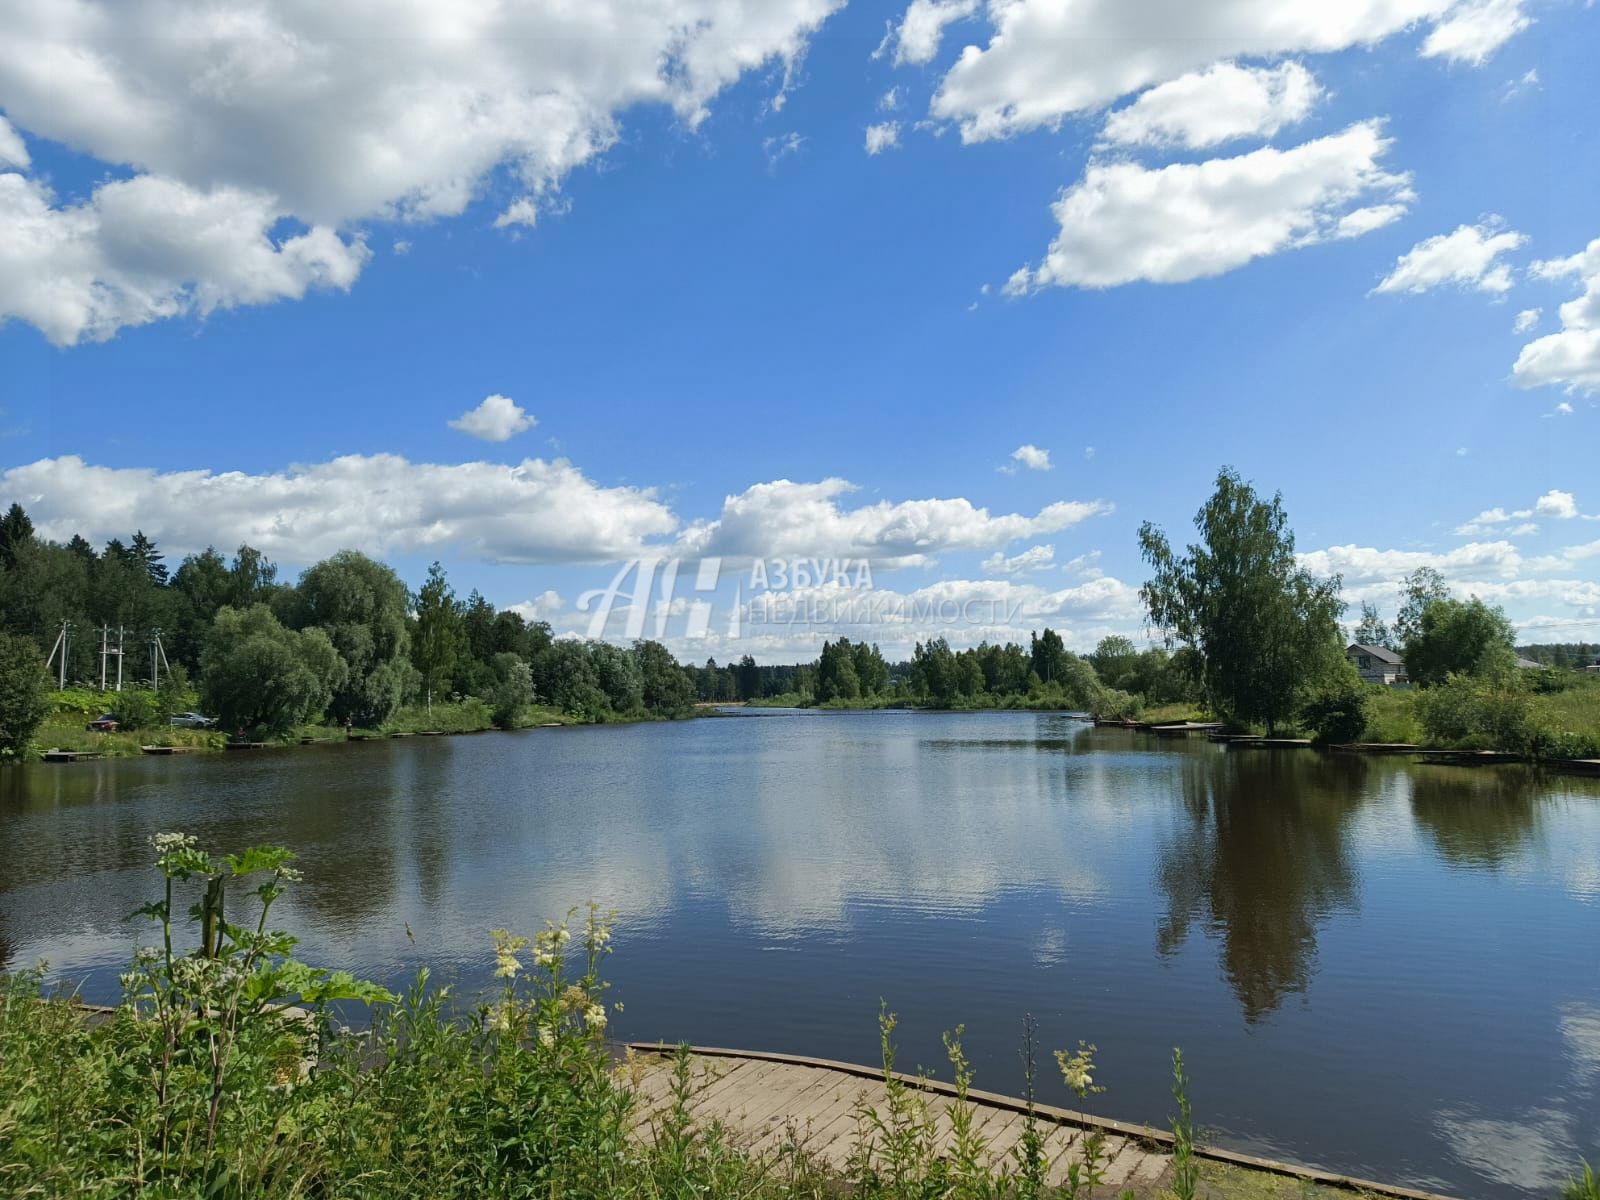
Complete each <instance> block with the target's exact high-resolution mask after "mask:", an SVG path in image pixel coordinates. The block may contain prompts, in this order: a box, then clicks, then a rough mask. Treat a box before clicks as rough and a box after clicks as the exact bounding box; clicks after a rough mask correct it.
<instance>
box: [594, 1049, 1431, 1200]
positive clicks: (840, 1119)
mask: <svg viewBox="0 0 1600 1200" xmlns="http://www.w3.org/2000/svg"><path fill="white" fill-rule="evenodd" d="M626 1049H627V1051H628V1059H627V1061H626V1062H625V1064H624V1065H623V1066H622V1067H621V1068H619V1070H620V1072H621V1074H622V1078H623V1081H624V1082H625V1083H627V1084H628V1085H629V1086H630V1087H632V1088H633V1090H634V1092H635V1094H636V1095H637V1097H638V1107H637V1108H636V1110H635V1116H634V1120H635V1125H634V1129H633V1136H634V1137H635V1138H637V1139H639V1140H641V1141H646V1142H648V1141H649V1140H651V1139H652V1138H653V1137H654V1136H655V1131H656V1130H657V1129H658V1128H659V1127H660V1124H661V1121H662V1120H663V1118H664V1116H665V1115H666V1114H667V1113H668V1112H669V1110H670V1109H671V1106H672V1102H673V1094H672V1079H673V1063H672V1056H673V1051H672V1050H671V1049H670V1048H667V1047H663V1046H660V1045H657V1044H655V1043H639V1042H636V1043H631V1044H629V1045H628V1046H627V1047H626ZM690 1054H691V1062H690V1083H691V1089H692V1090H691V1095H690V1099H689V1109H690V1112H691V1114H692V1116H693V1118H694V1119H695V1120H696V1121H697V1122H702V1123H710V1122H712V1121H720V1122H721V1124H722V1125H723V1126H724V1127H725V1128H726V1129H727V1130H728V1131H729V1133H730V1135H731V1136H732V1139H733V1140H734V1142H736V1143H737V1144H739V1145H740V1146H742V1147H744V1148H745V1149H746V1150H748V1151H749V1152H751V1153H753V1154H757V1155H760V1154H766V1153H770V1152H772V1151H775V1150H777V1149H779V1148H780V1147H782V1146H784V1145H786V1144H788V1143H789V1142H791V1141H792V1142H794V1143H798V1144H800V1145H802V1146H803V1147H804V1148H805V1151H806V1152H807V1153H808V1154H809V1155H810V1156H812V1158H813V1159H814V1161H816V1162H818V1163H820V1164H821V1165H823V1166H824V1167H827V1168H830V1169H832V1170H836V1171H840V1172H842V1171H844V1169H845V1168H846V1166H847V1165H848V1164H849V1162H850V1159H851V1156H852V1154H854V1153H855V1152H856V1151H857V1149H858V1148H859V1146H860V1138H861V1136H862V1129H863V1126H862V1124H861V1123H860V1122H859V1121H858V1119H857V1116H858V1113H859V1111H860V1110H861V1107H862V1106H863V1105H875V1106H877V1108H878V1110H879V1112H880V1114H881V1113H882V1112H883V1110H884V1104H883V1101H884V1080H883V1072H882V1071H881V1070H878V1069H876V1068H872V1067H863V1066H858V1065H856V1064H853V1063H843V1062H835V1061H833V1060H830V1059H823V1058H805V1057H801V1056H798V1055H790V1054H766V1053H761V1052H758V1051H750V1050H725V1049H719V1048H714V1047H700V1046H696V1047H692V1048H691V1050H690ZM895 1078H896V1079H898V1080H899V1081H900V1082H902V1083H904V1084H906V1085H907V1086H908V1087H911V1088H913V1089H916V1090H917V1091H918V1092H919V1093H920V1097H919V1098H921V1099H922V1100H924V1101H925V1102H926V1104H927V1108H928V1115H929V1116H930V1117H931V1118H932V1119H933V1120H934V1121H935V1123H936V1128H937V1131H938V1139H939V1145H940V1147H941V1149H942V1150H944V1149H948V1147H949V1146H950V1143H951V1139H952V1137H953V1132H952V1127H951V1123H950V1116H949V1113H950V1106H951V1104H952V1103H953V1102H954V1100H955V1088H953V1087H952V1086H951V1085H949V1084H947V1083H941V1082H938V1081H937V1080H928V1079H921V1078H918V1077H917V1076H913V1075H903V1074H896V1076H895ZM967 1097H968V1102H969V1103H970V1104H971V1105H972V1106H973V1108H974V1128H975V1129H976V1130H977V1131H978V1132H979V1133H980V1134H981V1135H982V1136H983V1138H984V1140H985V1141H986V1143H987V1145H988V1150H987V1154H988V1157H989V1161H990V1163H991V1164H992V1165H994V1166H995V1167H1001V1166H1006V1165H1008V1164H1009V1163H1010V1162H1011V1159H1010V1155H1011V1150H1012V1148H1013V1147H1015V1146H1016V1144H1017V1141H1018V1139H1019V1138H1020V1137H1021V1136H1022V1132H1023V1130H1024V1128H1025V1122H1026V1113H1027V1105H1026V1104H1025V1103H1024V1102H1023V1101H1022V1100H1019V1099H1017V1098H1015V1097H1013V1096H1002V1095H998V1094H996V1093H993V1092H983V1091H978V1090H977V1089H972V1090H970V1091H969V1092H968V1093H967ZM1034 1112H1035V1115H1036V1119H1037V1120H1038V1121H1039V1123H1040V1130H1041V1132H1042V1133H1043V1134H1044V1150H1045V1154H1046V1156H1047V1158H1048V1159H1049V1161H1050V1173H1049V1176H1048V1182H1050V1183H1051V1184H1052V1185H1058V1184H1060V1183H1061V1182H1062V1180H1063V1179H1064V1178H1065V1177H1066V1172H1067V1167H1068V1165H1069V1164H1070V1163H1072V1162H1074V1161H1079V1160H1080V1159H1081V1155H1082V1152H1083V1144H1084V1138H1085V1136H1086V1135H1087V1134H1088V1133H1090V1132H1091V1131H1098V1132H1100V1133H1101V1134H1103V1135H1104V1145H1103V1149H1102V1155H1103V1158H1102V1163H1103V1166H1104V1170H1105V1185H1104V1188H1103V1189H1102V1191H1100V1192H1097V1193H1096V1194H1097V1195H1101V1194H1104V1195H1115V1194H1118V1193H1121V1192H1122V1191H1124V1190H1129V1191H1132V1192H1133V1193H1134V1194H1135V1195H1136V1196H1139V1197H1155V1196H1159V1195H1163V1194H1165V1193H1164V1189H1165V1188H1166V1187H1167V1186H1168V1185H1169V1184H1170V1183H1171V1180H1172V1170H1171V1167H1172V1156H1171V1146H1172V1134H1171V1133H1170V1132H1168V1131H1167V1130H1164V1129H1156V1128H1153V1127H1151V1126H1148V1125H1133V1124H1129V1123H1127V1122H1124V1121H1113V1120H1110V1119H1107V1118H1103V1117H1094V1116H1091V1115H1088V1114H1085V1113H1078V1112H1073V1111H1071V1110H1069V1109H1064V1108H1054V1107H1052V1106H1050V1105H1044V1104H1040V1105H1036V1106H1035V1108H1034ZM1195 1154H1196V1157H1197V1158H1200V1159H1202V1160H1204V1161H1209V1162H1214V1163H1219V1164H1224V1165H1225V1166H1229V1167H1233V1168H1238V1169H1242V1170H1246V1171H1257V1172H1265V1173H1267V1174H1271V1175H1277V1176H1283V1177H1287V1178H1288V1179H1290V1180H1299V1181H1301V1186H1304V1187H1307V1188H1309V1187H1311V1186H1314V1185H1322V1186H1324V1187H1330V1188H1336V1189H1341V1190H1349V1191H1351V1192H1353V1193H1356V1194H1364V1195H1368V1196H1374V1197H1394V1198H1396V1200H1446V1198H1445V1197H1442V1196H1439V1195H1436V1194H1435V1193H1431V1192H1422V1191H1417V1190H1415V1189H1412V1188H1406V1187H1397V1186H1392V1185H1389V1184H1382V1183H1374V1182H1371V1181H1369V1180H1363V1179H1352V1178H1349V1177H1347V1176H1343V1175H1336V1174H1333V1173H1332V1172H1328V1171H1321V1170H1318V1169H1316V1168H1314V1167H1303V1166H1297V1165H1295V1164H1293V1163H1281V1162H1273V1161H1271V1160H1268V1159H1263V1158H1257V1157H1256V1156H1254V1155H1250V1154H1237V1153H1234V1152H1232V1151H1228V1150H1218V1149H1214V1148H1208V1147H1196V1150H1195Z"/></svg>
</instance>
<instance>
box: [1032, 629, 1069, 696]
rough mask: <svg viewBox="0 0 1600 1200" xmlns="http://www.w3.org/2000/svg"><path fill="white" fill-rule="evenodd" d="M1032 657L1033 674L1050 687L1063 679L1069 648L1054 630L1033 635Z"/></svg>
mask: <svg viewBox="0 0 1600 1200" xmlns="http://www.w3.org/2000/svg"><path fill="white" fill-rule="evenodd" d="M1031 656H1032V659H1033V662H1032V666H1033V672H1034V674H1036V675H1037V676H1038V677H1039V678H1040V679H1042V680H1044V682H1045V683H1046V684H1047V685H1048V684H1049V683H1051V682H1052V681H1053V680H1057V679H1060V678H1061V674H1062V672H1063V671H1064V670H1066V665H1067V647H1066V645H1065V643H1063V642H1062V640H1061V635H1060V634H1059V633H1057V632H1056V631H1055V630H1054V629H1046V630H1045V631H1044V632H1043V633H1036V634H1034V635H1032V639H1031Z"/></svg>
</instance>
